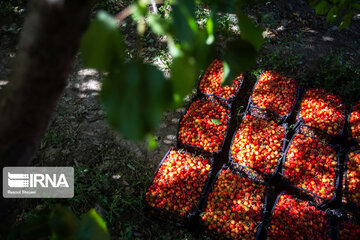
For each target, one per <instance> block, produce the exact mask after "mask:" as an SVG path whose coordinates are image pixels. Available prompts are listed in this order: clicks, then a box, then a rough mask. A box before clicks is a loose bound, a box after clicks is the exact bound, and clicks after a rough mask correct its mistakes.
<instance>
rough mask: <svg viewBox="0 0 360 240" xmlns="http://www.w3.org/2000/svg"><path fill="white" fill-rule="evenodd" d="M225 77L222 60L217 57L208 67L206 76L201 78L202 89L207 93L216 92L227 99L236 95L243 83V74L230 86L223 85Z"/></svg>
mask: <svg viewBox="0 0 360 240" xmlns="http://www.w3.org/2000/svg"><path fill="white" fill-rule="evenodd" d="M223 77H224V67H223V64H222V62H221V61H220V60H218V59H215V60H214V61H213V62H212V63H211V64H210V66H209V67H208V68H207V69H206V71H205V74H204V76H203V77H202V78H201V80H200V85H199V89H200V91H201V92H202V93H206V94H214V95H217V96H219V97H222V98H225V99H230V98H232V97H234V96H235V94H236V91H237V89H238V88H239V87H240V84H241V83H242V79H243V75H242V74H241V75H240V76H238V77H237V78H235V79H234V80H233V82H232V85H230V86H222V85H221V83H222V81H223Z"/></svg>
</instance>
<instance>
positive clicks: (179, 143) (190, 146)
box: [176, 96, 231, 156]
mask: <svg viewBox="0 0 360 240" xmlns="http://www.w3.org/2000/svg"><path fill="white" fill-rule="evenodd" d="M197 101H199V102H201V104H206V103H212V104H214V106H216V105H217V106H221V108H223V109H226V110H227V111H228V112H229V113H228V115H227V123H226V124H225V125H223V127H225V131H224V134H223V136H222V137H223V139H222V140H221V143H220V144H218V145H217V146H218V149H216V150H214V151H209V150H208V149H205V148H204V146H196V144H197V143H196V142H197V141H200V139H199V138H197V139H195V142H194V143H193V144H189V143H186V142H184V141H183V139H182V137H181V136H180V130H181V129H182V127H183V125H184V123H183V122H184V121H187V119H188V118H190V117H191V115H195V116H196V114H197V113H196V112H195V113H194V111H196V109H193V108H191V107H192V105H193V104H196V102H197ZM202 119H206V121H207V122H208V123H209V124H208V123H206V124H207V126H206V128H208V129H205V130H204V133H205V134H206V136H207V137H208V139H209V138H210V140H211V134H212V133H213V131H214V129H213V126H215V125H217V124H218V122H217V121H219V119H211V118H206V116H203V117H202ZM230 120H231V107H230V105H228V104H225V103H224V102H222V101H220V100H218V99H216V98H213V97H208V96H195V97H194V98H193V99H192V101H191V103H190V104H189V105H188V106H187V108H186V111H185V113H184V115H183V116H182V117H181V118H180V121H179V125H178V132H177V135H176V138H177V147H178V148H184V149H186V150H187V151H189V152H192V153H199V154H204V155H207V156H214V155H216V154H219V153H220V152H221V150H222V148H223V146H224V144H225V139H226V137H227V134H228V132H229V130H230V129H229V128H230ZM194 121H197V120H196V119H195V120H194ZM199 121H201V120H199ZM189 134H191V135H195V134H198V132H197V131H196V130H194V131H189ZM218 137H219V136H214V137H213V139H215V140H218ZM204 144H205V143H204Z"/></svg>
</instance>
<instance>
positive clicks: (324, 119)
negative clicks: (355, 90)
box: [298, 89, 345, 135]
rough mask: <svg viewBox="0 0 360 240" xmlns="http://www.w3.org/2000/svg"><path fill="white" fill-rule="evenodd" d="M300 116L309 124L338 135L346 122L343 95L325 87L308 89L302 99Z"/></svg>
mask: <svg viewBox="0 0 360 240" xmlns="http://www.w3.org/2000/svg"><path fill="white" fill-rule="evenodd" d="M298 118H302V119H303V120H304V123H305V124H306V125H308V126H311V127H316V128H318V129H320V130H322V131H324V132H326V133H328V134H331V135H338V134H340V133H341V131H342V129H343V126H344V124H345V104H344V103H343V102H342V99H341V97H339V96H336V95H334V94H332V93H329V92H327V91H325V90H323V89H308V90H307V91H306V92H305V94H304V97H303V99H302V101H301V104H300V111H299V115H298Z"/></svg>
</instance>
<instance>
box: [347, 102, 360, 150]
mask: <svg viewBox="0 0 360 240" xmlns="http://www.w3.org/2000/svg"><path fill="white" fill-rule="evenodd" d="M347 121H348V135H349V137H350V138H351V140H353V141H355V143H356V145H357V146H359V143H360V135H359V134H354V133H353V131H352V130H351V128H352V127H353V125H355V126H354V127H355V128H356V127H359V128H360V100H359V101H357V102H356V103H354V104H353V105H352V106H351V109H350V114H349V115H348V118H347Z"/></svg>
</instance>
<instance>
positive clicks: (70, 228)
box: [49, 205, 78, 239]
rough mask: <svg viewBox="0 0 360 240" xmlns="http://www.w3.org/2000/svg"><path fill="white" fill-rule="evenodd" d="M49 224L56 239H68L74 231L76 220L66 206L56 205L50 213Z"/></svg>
mask: <svg viewBox="0 0 360 240" xmlns="http://www.w3.org/2000/svg"><path fill="white" fill-rule="evenodd" d="M49 224H50V227H51V229H52V233H53V236H56V239H70V236H74V234H75V232H76V228H77V225H78V222H77V219H76V217H75V216H74V214H73V213H72V212H71V211H70V210H69V209H68V208H66V207H62V206H59V205H57V206H55V208H54V209H53V210H52V212H51V214H50V219H49Z"/></svg>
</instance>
